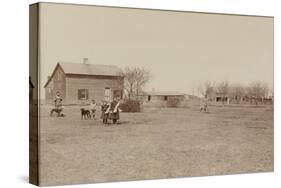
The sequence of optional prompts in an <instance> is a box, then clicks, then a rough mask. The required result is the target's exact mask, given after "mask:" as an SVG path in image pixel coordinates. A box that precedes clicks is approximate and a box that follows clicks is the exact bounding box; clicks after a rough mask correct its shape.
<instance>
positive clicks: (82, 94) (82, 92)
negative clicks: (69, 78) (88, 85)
mask: <svg viewBox="0 0 281 188" xmlns="http://www.w3.org/2000/svg"><path fill="white" fill-rule="evenodd" d="M88 97H89V91H88V90H87V89H78V99H79V100H87V99H88Z"/></svg>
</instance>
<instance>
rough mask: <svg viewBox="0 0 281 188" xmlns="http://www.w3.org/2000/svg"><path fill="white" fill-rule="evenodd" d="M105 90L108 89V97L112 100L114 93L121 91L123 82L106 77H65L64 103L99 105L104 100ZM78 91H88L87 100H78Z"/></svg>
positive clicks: (115, 78)
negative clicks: (93, 103)
mask: <svg viewBox="0 0 281 188" xmlns="http://www.w3.org/2000/svg"><path fill="white" fill-rule="evenodd" d="M106 88H110V96H111V99H112V98H113V97H114V96H113V94H114V91H117V90H119V91H120V90H121V91H122V90H123V80H122V79H120V78H118V77H108V76H83V75H67V77H66V100H65V103H67V104H83V103H90V101H91V100H95V101H96V102H97V103H101V101H103V100H104V99H105V89H106ZM79 89H87V90H88V99H87V100H79V99H78V90H79Z"/></svg>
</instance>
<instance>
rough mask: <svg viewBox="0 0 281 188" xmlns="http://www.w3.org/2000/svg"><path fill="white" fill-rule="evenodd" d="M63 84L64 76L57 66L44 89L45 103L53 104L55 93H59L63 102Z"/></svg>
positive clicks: (64, 87)
mask: <svg viewBox="0 0 281 188" xmlns="http://www.w3.org/2000/svg"><path fill="white" fill-rule="evenodd" d="M65 82H66V76H65V74H64V72H63V70H62V69H61V67H60V66H58V67H57V69H56V70H55V72H54V74H53V76H52V78H51V81H50V82H49V84H48V85H47V87H46V88H45V99H46V102H47V103H53V101H54V99H55V96H56V94H57V93H60V96H61V98H62V99H63V101H65V99H66V97H65V96H66V95H65V94H66V93H65V91H66V90H65V89H66V85H65Z"/></svg>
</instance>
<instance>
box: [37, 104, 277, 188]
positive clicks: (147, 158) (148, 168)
mask: <svg viewBox="0 0 281 188" xmlns="http://www.w3.org/2000/svg"><path fill="white" fill-rule="evenodd" d="M64 113H65V114H66V117H65V118H57V117H50V116H49V107H47V106H42V108H41V122H40V129H41V132H40V144H41V148H40V165H41V166H40V184H41V185H57V184H77V183H94V182H105V181H123V180H140V179H158V178H174V177H188V176H206V175H222V174H234V173H250V172H267V171H273V109H272V106H262V107H254V106H253V107H243V108H242V107H210V113H200V112H199V111H198V109H187V108H163V109H147V110H146V111H145V112H142V113H121V124H118V125H112V126H104V125H102V122H101V120H100V119H98V120H81V119H80V111H79V107H66V108H65V110H64ZM98 117H99V114H98Z"/></svg>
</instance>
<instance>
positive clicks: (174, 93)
mask: <svg viewBox="0 0 281 188" xmlns="http://www.w3.org/2000/svg"><path fill="white" fill-rule="evenodd" d="M143 95H152V96H183V95H185V94H184V93H180V92H177V91H147V92H145V93H144V94H143Z"/></svg>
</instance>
